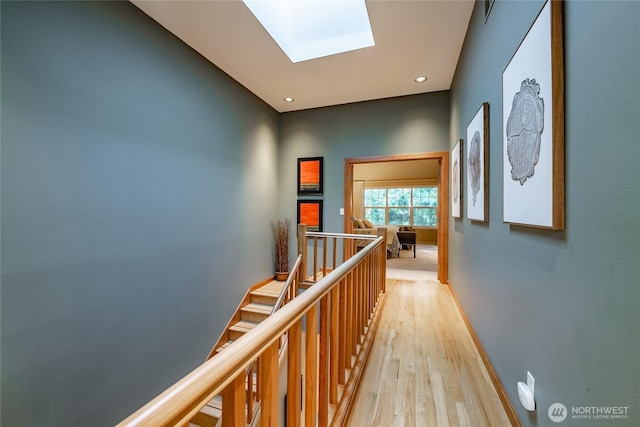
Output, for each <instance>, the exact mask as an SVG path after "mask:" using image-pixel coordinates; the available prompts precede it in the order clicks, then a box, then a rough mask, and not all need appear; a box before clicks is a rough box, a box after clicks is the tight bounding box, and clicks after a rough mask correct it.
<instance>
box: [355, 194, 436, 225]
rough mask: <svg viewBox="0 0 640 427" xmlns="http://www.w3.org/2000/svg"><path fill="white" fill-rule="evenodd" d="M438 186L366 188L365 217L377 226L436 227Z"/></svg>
mask: <svg viewBox="0 0 640 427" xmlns="http://www.w3.org/2000/svg"><path fill="white" fill-rule="evenodd" d="M437 209H438V187H435V186H432V187H403V188H365V189H364V217H365V218H366V219H368V220H369V221H371V222H372V223H373V224H374V225H387V224H388V225H410V226H416V227H435V226H436V225H437V223H436V217H437Z"/></svg>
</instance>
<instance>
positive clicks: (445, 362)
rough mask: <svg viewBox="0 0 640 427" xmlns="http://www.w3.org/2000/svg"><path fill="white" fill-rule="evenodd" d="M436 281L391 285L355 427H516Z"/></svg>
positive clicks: (392, 282)
mask: <svg viewBox="0 0 640 427" xmlns="http://www.w3.org/2000/svg"><path fill="white" fill-rule="evenodd" d="M431 276H432V277H433V280H428V281H426V280H425V281H409V280H399V279H397V278H396V279H388V280H387V301H386V304H385V307H384V311H383V314H382V318H381V322H380V326H379V328H378V332H377V335H376V338H375V341H374V344H373V348H372V350H371V354H370V356H369V361H368V364H367V367H366V371H365V374H364V376H363V378H362V383H361V385H360V388H359V391H358V395H357V397H356V401H355V404H354V406H353V409H352V411H351V416H350V418H349V423H348V425H349V426H385V427H386V426H443V427H446V426H470V427H477V426H491V427H496V426H498V427H500V426H509V425H510V423H509V420H508V418H507V415H506V413H505V410H504V408H503V406H502V404H501V403H500V400H499V398H498V395H497V394H496V391H495V388H494V387H493V385H492V383H491V380H490V379H489V375H488V373H487V371H486V369H485V368H484V365H483V364H482V361H481V359H480V356H479V354H478V352H477V350H476V348H475V346H474V344H473V341H472V340H471V336H470V335H469V332H468V330H467V328H466V326H465V324H464V322H463V320H462V317H461V315H460V312H459V311H458V308H457V306H456V304H455V302H454V299H453V297H452V296H451V294H450V292H449V289H448V287H447V286H446V285H442V284H440V283H438V282H436V281H435V274H432V275H431ZM431 276H429V275H428V274H427V275H426V277H425V278H429V277H431ZM396 277H397V276H396Z"/></svg>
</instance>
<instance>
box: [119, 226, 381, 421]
mask: <svg viewBox="0 0 640 427" xmlns="http://www.w3.org/2000/svg"><path fill="white" fill-rule="evenodd" d="M339 237H342V238H347V239H348V238H357V239H362V238H363V236H361V235H354V236H353V237H352V236H345V235H339ZM384 240H385V239H384V236H378V237H375V240H373V241H372V242H371V243H369V244H368V245H367V246H365V247H364V248H363V249H362V250H360V251H359V252H358V253H356V254H355V255H353V256H352V257H351V258H349V259H348V260H346V261H345V262H344V263H342V264H341V265H339V266H337V267H335V268H334V269H333V271H332V272H331V273H330V274H328V275H326V276H324V277H323V278H322V279H321V280H319V281H318V282H317V283H316V284H314V285H313V286H312V287H310V288H309V289H308V290H306V291H305V292H303V293H302V294H301V295H299V296H297V297H296V298H295V299H293V300H292V301H290V302H289V303H288V304H285V305H284V306H282V307H281V308H280V309H279V310H278V311H276V312H275V313H274V314H273V315H271V316H270V317H268V318H267V319H265V320H264V321H262V322H261V323H259V324H258V325H257V326H256V327H255V328H253V329H252V330H251V331H249V332H247V333H246V334H244V335H243V336H242V337H240V338H238V339H237V340H236V341H235V342H234V344H233V345H231V346H229V347H228V348H227V349H226V350H225V351H223V352H220V353H219V354H217V355H215V356H214V357H212V358H211V359H209V360H208V361H206V362H205V363H203V364H202V365H200V366H199V367H197V368H196V369H194V370H193V371H192V372H191V373H189V374H188V375H187V376H185V377H184V378H182V379H181V380H179V381H178V382H177V383H175V384H174V385H173V386H171V387H170V388H168V389H167V390H166V391H164V392H163V393H161V394H160V395H159V396H157V397H156V398H155V399H153V400H152V401H150V402H149V403H147V404H146V405H145V406H143V407H142V408H141V409H139V410H138V411H136V412H135V413H134V414H132V415H131V416H129V417H128V418H126V419H125V420H123V421H122V422H121V423H120V424H118V426H184V425H186V423H188V422H189V421H190V420H191V419H192V418H193V416H194V415H195V414H196V413H197V412H198V411H199V410H200V408H201V407H202V406H204V405H205V404H206V403H207V402H208V401H209V400H211V399H212V398H213V397H214V396H216V395H218V394H221V393H222V395H223V425H234V424H235V423H236V422H237V423H238V424H240V421H235V420H234V419H233V417H234V416H235V415H234V414H239V413H240V411H239V410H238V408H234V410H232V411H229V413H227V412H226V411H225V406H226V405H224V399H225V398H224V396H229V404H231V401H233V402H236V403H235V404H239V403H238V402H237V400H238V399H239V396H240V394H239V393H238V391H237V388H238V387H239V386H240V385H241V386H242V387H244V379H243V380H242V381H240V380H239V379H240V378H244V375H245V369H246V368H247V367H248V366H250V365H251V364H252V363H254V361H255V360H256V359H258V358H261V357H262V356H263V354H265V357H266V356H268V360H271V359H272V357H273V356H272V353H271V352H272V351H273V350H272V349H273V348H274V347H273V346H274V344H275V345H277V344H276V341H277V340H278V339H279V338H280V337H281V336H282V335H283V334H285V333H287V332H288V331H290V330H291V331H296V333H297V334H299V332H300V324H301V319H302V317H303V316H304V315H305V314H307V313H309V312H311V313H314V314H315V312H316V310H317V307H318V304H319V303H321V302H322V303H323V304H326V303H327V301H329V299H328V298H331V299H332V300H333V301H336V302H337V301H342V300H343V298H342V297H338V294H332V295H330V293H331V292H332V291H334V290H335V291H336V292H337V291H338V288H339V287H340V286H345V288H344V290H343V291H341V292H345V295H347V293H348V295H349V296H348V298H347V297H345V298H346V299H344V301H345V302H346V301H349V304H352V307H351V308H349V307H346V306H345V307H344V308H343V309H346V311H348V312H356V313H359V314H360V316H359V318H357V319H354V322H353V325H354V327H355V326H356V325H358V326H359V329H360V331H356V332H351V331H349V330H346V328H345V332H344V333H349V334H354V333H356V334H357V337H355V336H354V338H353V339H355V340H356V341H357V342H364V341H365V339H364V338H363V337H362V334H365V332H367V334H369V333H371V328H370V327H369V328H368V330H367V331H365V326H366V323H367V322H368V320H367V319H371V318H372V317H373V314H374V312H373V311H371V307H374V306H375V301H377V300H379V296H380V295H381V293H382V292H384V283H380V280H379V279H376V280H372V281H370V282H364V281H363V282H362V284H359V285H358V286H359V287H358V288H356V287H355V286H356V281H357V280H361V279H362V277H361V276H364V275H363V274H361V273H358V274H356V275H355V277H356V279H354V272H357V271H363V270H362V269H363V266H364V265H367V266H369V265H371V266H373V265H374V264H376V262H377V261H378V260H383V259H386V258H384V257H383V256H384V254H383V253H384V252H385V248H384V245H383V243H384ZM296 263H297V261H296ZM301 264H302V265H304V261H303V260H301ZM381 268H384V261H383V265H382V267H381ZM372 274H373V273H372ZM375 274H378V273H375ZM378 275H379V276H380V277H384V275H383V273H380V274H378ZM292 276H293V275H292ZM359 277H360V279H358V278H359ZM372 277H373V276H372ZM376 277H377V276H376ZM347 284H351V285H352V286H353V289H351V288H347V287H346V285H347ZM365 293H366V294H367V295H365ZM356 307H358V310H353V309H354V308H356ZM338 308H339V307H338V305H337V304H334V306H333V307H332V310H333V311H335V312H334V313H333V314H332V317H333V318H338V315H337V310H338ZM322 311H326V310H325V309H324V308H322V309H321V312H322ZM367 312H368V313H367ZM314 317H315V315H314ZM374 329H375V328H374ZM314 332H315V331H314ZM307 333H309V331H307ZM295 341H296V342H298V341H299V338H297V337H296V338H295ZM313 341H315V339H314V340H313ZM325 341H326V338H325ZM289 348H290V349H291V345H290V346H289ZM290 351H291V350H290ZM322 351H323V350H322V349H321V350H320V354H322ZM341 351H342V352H343V353H344V355H348V357H349V361H348V363H347V365H348V366H346V367H347V368H354V367H355V366H352V365H351V361H350V359H351V354H353V355H355V356H356V358H358V357H359V356H358V352H357V351H356V352H355V353H353V352H351V351H350V350H347V349H342V350H341ZM265 352H266V353H265ZM341 354H342V353H341ZM309 357H313V358H316V355H312V356H309V355H307V358H309ZM316 363H317V362H316ZM312 366H313V364H312ZM316 366H317V365H316ZM292 369H293V368H292ZM352 370H353V369H352ZM311 372H312V371H311ZM276 374H277V373H276ZM265 375H266V373H265ZM271 375H273V373H271ZM310 375H315V373H314V374H310ZM342 375H344V374H342ZM336 377H337V374H336ZM270 381H271V382H268V381H265V383H267V382H268V383H269V384H273V381H275V379H273V378H271V380H270ZM265 387H267V386H265ZM269 387H273V385H269ZM275 387H276V389H277V384H276V385H275ZM345 388H347V387H345ZM290 391H291V390H290ZM305 394H307V393H305ZM312 394H315V393H312ZM294 395H295V394H294ZM334 397H335V396H334ZM263 398H265V396H263ZM275 404H276V403H275V402H274V403H273V404H272V405H275ZM242 405H243V406H244V402H242ZM272 405H269V407H268V408H266V412H265V405H264V403H263V408H262V412H263V417H264V416H265V413H266V416H268V417H271V418H270V419H273V418H272V417H273V412H274V411H277V409H275V410H274V409H273V408H275V407H274V406H272ZM242 412H244V409H242ZM226 417H229V418H226ZM263 420H264V418H263ZM243 422H244V421H243ZM267 422H268V421H267ZM321 424H325V423H324V422H323V423H321ZM263 425H264V423H263Z"/></svg>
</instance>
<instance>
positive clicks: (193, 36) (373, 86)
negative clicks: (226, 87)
mask: <svg viewBox="0 0 640 427" xmlns="http://www.w3.org/2000/svg"><path fill="white" fill-rule="evenodd" d="M131 2H132V3H133V4H135V5H136V6H137V7H139V8H140V9H141V10H143V11H144V12H145V13H146V14H148V15H149V16H150V17H152V18H153V19H154V20H156V21H157V22H159V23H160V24H161V25H162V26H164V27H165V28H166V29H167V30H169V31H170V32H172V33H173V34H175V35H176V36H178V37H179V38H180V39H182V40H183V41H184V42H185V43H186V44H188V45H189V46H191V47H192V48H193V49H195V50H196V51H197V52H199V53H200V54H201V55H203V56H204V57H205V58H207V59H208V60H210V61H211V62H212V63H213V64H215V65H216V66H217V67H219V68H220V69H222V70H223V71H224V72H226V73H227V74H229V75H230V76H231V77H232V78H234V79H235V80H237V81H238V82H239V83H240V84H242V85H243V86H245V87H246V88H247V89H248V90H250V91H251V92H253V93H254V94H255V95H256V96H258V97H259V98H261V99H262V100H264V101H265V102H266V103H267V104H269V105H271V106H272V107H273V108H274V109H276V110H277V111H278V112H287V111H295V110H303V109H308V108H316V107H325V106H330V105H339V104H346V103H351V102H359V101H367V100H372V99H381V98H390V97H395V96H403V95H412V94H418V93H426V92H434V91H441V90H448V89H449V88H450V86H451V81H452V79H453V74H454V72H455V69H456V64H457V62H458V57H459V55H460V50H461V48H462V43H463V42H464V37H465V34H466V32H467V27H468V25H469V19H470V17H471V12H472V10H473V6H474V0H443V1H434V0H409V1H404V0H367V3H366V4H367V9H368V11H369V18H370V21H371V27H372V31H373V37H374V40H375V46H374V47H370V48H365V49H360V50H356V51H352V52H347V53H342V54H338V55H332V56H327V57H324V58H318V59H314V60H310V61H304V62H298V63H295V64H294V63H292V62H291V61H290V60H289V58H288V57H287V56H286V55H285V54H284V53H283V52H282V51H281V50H280V48H279V47H278V45H277V44H276V43H275V42H274V41H273V39H272V38H271V37H270V36H269V34H268V33H267V32H266V31H265V30H264V28H263V27H262V26H261V25H260V24H259V23H258V21H257V20H256V19H255V17H254V16H253V15H252V14H251V12H250V11H249V9H248V8H247V7H246V6H245V5H244V3H242V1H241V0H164V1H162V0H131ZM420 75H424V76H427V78H428V80H427V81H426V82H425V83H421V84H418V83H415V81H414V79H415V78H416V77H417V76H420ZM287 96H291V97H293V98H295V101H294V102H291V103H287V102H285V101H284V97H287Z"/></svg>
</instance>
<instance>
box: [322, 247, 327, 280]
mask: <svg viewBox="0 0 640 427" xmlns="http://www.w3.org/2000/svg"><path fill="white" fill-rule="evenodd" d="M322 277H327V238H326V237H323V238H322Z"/></svg>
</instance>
